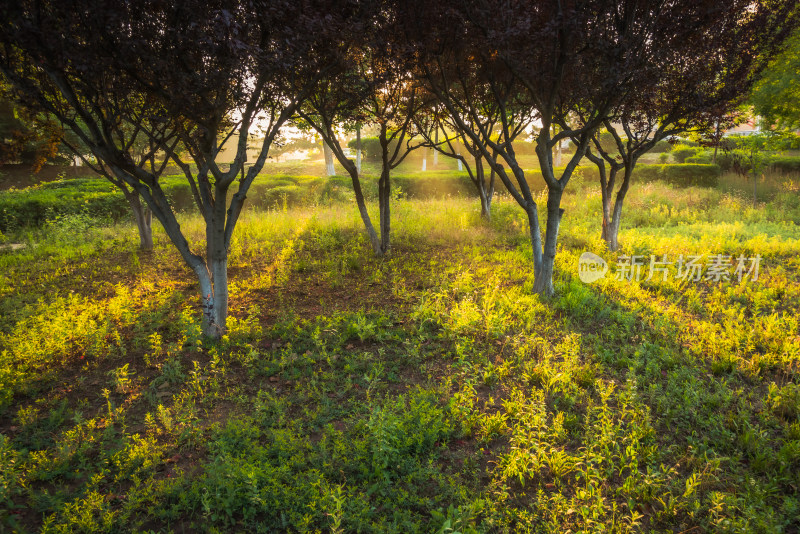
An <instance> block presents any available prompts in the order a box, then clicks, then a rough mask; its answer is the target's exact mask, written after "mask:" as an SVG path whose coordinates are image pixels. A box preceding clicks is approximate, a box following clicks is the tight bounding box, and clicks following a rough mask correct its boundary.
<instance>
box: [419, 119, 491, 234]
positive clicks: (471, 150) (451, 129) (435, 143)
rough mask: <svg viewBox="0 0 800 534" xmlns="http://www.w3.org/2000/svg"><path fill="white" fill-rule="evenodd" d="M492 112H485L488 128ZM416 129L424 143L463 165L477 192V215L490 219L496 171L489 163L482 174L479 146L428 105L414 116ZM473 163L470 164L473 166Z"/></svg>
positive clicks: (481, 158)
mask: <svg viewBox="0 0 800 534" xmlns="http://www.w3.org/2000/svg"><path fill="white" fill-rule="evenodd" d="M496 119H497V115H496V114H489V120H490V122H489V123H487V128H488V129H489V130H491V131H494V130H495V125H494V124H492V123H491V121H492V120H496ZM415 123H416V126H417V130H418V131H419V132H420V135H422V137H423V138H424V139H425V146H427V147H430V148H432V149H433V150H435V151H436V153H441V154H443V155H445V156H447V157H449V158H453V159H455V160H457V161H459V162H461V165H462V166H463V167H464V169H466V171H467V176H468V177H469V180H470V182H472V185H474V186H475V189H476V191H477V193H478V197H479V198H480V201H481V217H483V218H485V219H490V218H491V216H492V200H493V198H494V188H495V176H496V175H497V173H496V172H495V170H494V167H492V166H491V165H489V166H488V167H489V175H488V176H487V175H486V167H485V166H484V156H483V154H482V153H481V150H480V148H479V147H478V146H477V145H476V144H475V143H474V142H473V141H472V140H470V139H468V138H467V136H466V135H464V133H463V132H462V133H459V132H458V130H457V126H456V125H455V124H454V123H453V121H451V120H449V118H448V116H447V114H444V113H440V112H438V109H435V108H434V109H431V110H429V111H428V112H427V113H420V114H418V115H417V117H416V118H415ZM439 131H441V132H442V134H443V136H444V138H443V139H442V140H441V141H440V140H439ZM462 149H463V151H464V152H466V153H467V154H469V155H470V157H471V159H472V162H473V163H472V164H470V162H469V161H467V158H466V157H465V156H464V155H463V154H462V153H461V151H462ZM473 165H474V167H473Z"/></svg>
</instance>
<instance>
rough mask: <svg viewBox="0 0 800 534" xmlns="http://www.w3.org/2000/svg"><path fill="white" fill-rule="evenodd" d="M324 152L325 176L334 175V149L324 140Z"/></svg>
mask: <svg viewBox="0 0 800 534" xmlns="http://www.w3.org/2000/svg"><path fill="white" fill-rule="evenodd" d="M322 153H323V155H324V156H325V176H333V175H335V174H336V170H335V169H334V168H333V151H332V150H331V147H329V146H328V143H326V142H325V141H324V140H323V141H322Z"/></svg>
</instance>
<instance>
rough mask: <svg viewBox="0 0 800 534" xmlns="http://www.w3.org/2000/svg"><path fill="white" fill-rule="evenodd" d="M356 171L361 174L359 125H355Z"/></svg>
mask: <svg viewBox="0 0 800 534" xmlns="http://www.w3.org/2000/svg"><path fill="white" fill-rule="evenodd" d="M356 171H358V174H359V175H361V126H357V127H356Z"/></svg>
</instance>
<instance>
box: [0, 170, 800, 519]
mask: <svg viewBox="0 0 800 534" xmlns="http://www.w3.org/2000/svg"><path fill="white" fill-rule="evenodd" d="M790 189H791V188H790ZM630 197H631V198H630V200H629V202H628V204H627V206H626V218H625V219H623V229H622V231H621V234H620V242H621V243H622V246H623V250H622V253H624V254H628V255H633V254H636V255H644V256H647V257H649V256H650V255H651V254H656V255H659V256H660V255H662V254H669V255H671V256H675V255H677V254H686V255H688V254H705V255H706V257H708V255H711V254H726V255H732V256H738V255H740V254H741V255H745V256H747V257H752V256H755V255H756V254H758V255H760V256H761V257H762V263H761V271H760V276H759V278H758V280H757V281H749V280H745V281H744V282H742V283H739V282H737V281H735V280H734V281H728V282H724V281H723V282H713V281H701V282H697V283H694V282H685V281H684V282H677V281H675V280H674V279H672V278H671V277H670V278H669V279H668V280H666V281H663V280H661V279H660V278H656V279H653V280H650V281H641V282H638V283H637V282H631V281H623V280H615V279H614V276H613V267H614V265H613V264H614V260H615V259H616V254H613V255H612V254H609V253H608V252H605V251H604V249H603V246H602V242H601V241H600V239H599V218H598V215H597V214H598V213H599V208H600V199H599V192H598V191H595V190H594V188H593V185H592V184H589V183H584V184H577V185H576V186H575V187H573V188H572V191H571V192H570V193H569V194H568V195H567V196H566V197H565V200H564V207H565V208H566V210H567V211H566V214H565V216H564V223H563V228H562V233H561V238H560V242H561V248H560V250H559V255H558V257H557V260H556V262H557V273H556V291H557V295H556V296H555V297H554V298H552V299H542V298H540V297H538V296H536V295H534V294H532V291H531V289H532V287H533V270H532V261H531V258H530V245H529V242H528V240H527V237H526V234H525V229H526V227H527V224H526V221H525V220H524V218H523V214H522V212H521V210H519V209H518V208H517V207H516V205H514V204H513V202H512V201H510V200H508V199H501V200H497V201H496V202H495V205H494V207H493V210H494V215H493V220H492V222H491V223H487V222H485V221H482V220H481V219H480V217H479V206H478V205H477V201H475V200H469V199H446V200H399V201H396V202H395V203H394V205H393V215H394V224H393V230H394V231H395V234H394V248H393V250H392V254H391V255H390V256H389V257H387V258H385V259H376V258H374V257H372V255H371V254H370V252H369V247H368V244H367V241H366V238H365V236H364V233H363V232H362V227H361V223H360V220H359V219H358V215H357V212H356V210H355V208H354V206H352V205H350V204H345V203H334V204H332V205H330V206H327V207H318V208H316V209H313V210H312V209H310V208H294V209H292V208H286V207H284V208H283V209H281V208H280V207H279V208H278V209H273V210H268V211H249V212H247V213H246V214H245V216H244V217H243V220H242V221H241V222H240V226H239V227H238V228H237V232H236V234H235V235H234V243H233V246H232V252H231V264H230V280H231V306H232V307H231V314H232V319H231V320H230V324H229V326H230V332H229V334H228V335H227V336H226V337H225V338H224V339H223V340H222V341H220V342H219V343H209V342H208V341H206V340H203V339H201V338H200V335H199V323H198V320H199V317H198V315H199V311H198V310H199V308H198V305H197V304H198V302H197V300H198V299H197V298H196V295H195V287H194V285H195V284H194V282H193V277H192V276H191V273H190V272H189V270H188V269H187V268H186V267H185V266H183V265H182V263H181V262H180V259H179V257H178V254H177V253H176V252H175V251H174V249H173V248H172V247H171V246H170V245H169V244H168V242H167V240H166V237H165V236H164V235H163V232H160V231H156V236H155V237H156V250H155V251H154V252H152V253H150V254H142V253H138V252H137V251H136V250H135V244H136V237H135V230H134V229H133V228H132V227H131V226H130V225H127V224H116V225H109V224H105V223H103V222H102V220H99V219H93V218H91V217H87V216H77V215H76V216H65V217H63V218H60V219H59V220H57V221H55V222H53V223H50V224H48V226H47V227H46V228H43V229H40V230H26V231H25V232H24V234H20V235H19V236H13V238H14V240H15V241H17V240H23V241H24V242H25V244H27V245H28V247H27V248H25V249H21V250H17V251H15V252H13V253H12V252H9V251H5V252H2V253H0V386H1V387H0V392H2V393H1V394H0V395H1V396H0V527H4V528H6V529H11V530H14V529H18V530H19V531H21V532H38V531H43V532H120V531H122V532H128V531H146V532H170V531H177V532H182V531H207V532H230V531H242V532H253V531H277V532H280V531H293V532H294V531H296V532H315V531H319V532H328V531H331V532H350V531H360V532H403V533H405V532H442V533H447V532H524V531H532V532H566V531H572V532H637V531H653V532H687V531H688V532H797V531H798V529H800V493H799V492H798V488H799V487H800V385H799V384H800V325H799V324H798V321H799V319H798V315H797V309H798V307H799V306H800V275H798V266H800V265H799V263H800V229H798V226H797V225H796V219H795V218H796V217H797V212H798V205H797V202H796V200H794V199H795V197H796V191H794V192H792V191H791V190H788V191H787V192H786V193H785V194H776V195H775V196H774V197H773V198H772V199H771V200H770V202H768V203H767V204H761V205H759V206H758V207H757V208H756V209H753V208H752V207H750V200H749V199H748V198H747V196H746V195H744V194H743V195H742V196H737V195H735V194H725V193H723V192H722V191H721V190H716V189H704V188H686V189H674V188H672V187H671V186H669V185H666V184H663V183H649V184H646V185H643V186H641V187H636V188H634V189H633V190H632V193H631V195H630ZM284 206H285V205H284ZM182 226H183V228H184V229H186V231H187V232H188V234H190V235H191V236H192V239H194V240H195V241H196V242H199V241H200V239H201V237H202V225H201V223H200V221H199V220H198V219H197V218H193V217H189V216H184V217H183V219H182ZM584 251H592V252H595V253H597V254H599V255H601V256H603V257H604V258H606V259H608V260H610V261H611V263H612V272H611V273H609V274H608V275H607V276H606V277H605V278H604V279H603V280H601V281H599V282H597V283H595V284H592V285H585V284H583V283H582V282H580V281H579V280H578V277H577V272H578V271H577V269H578V257H579V255H580V254H581V253H582V252H584ZM0 530H1V528H0Z"/></svg>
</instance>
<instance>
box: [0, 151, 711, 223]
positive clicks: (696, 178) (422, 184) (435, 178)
mask: <svg viewBox="0 0 800 534" xmlns="http://www.w3.org/2000/svg"><path fill="white" fill-rule="evenodd" d="M719 174H720V169H719V167H718V166H716V165H696V164H684V165H638V166H637V167H636V170H635V171H634V178H635V179H637V180H642V181H650V180H663V181H666V182H669V183H672V184H675V185H678V186H687V185H700V186H706V187H714V186H716V185H717V181H718V177H719ZM525 176H526V178H527V180H528V184H529V186H530V187H531V189H532V190H534V191H539V190H542V189H544V187H545V184H544V180H543V179H542V174H541V172H540V171H538V170H527V171H525ZM596 180H597V169H596V168H595V167H593V166H586V167H579V168H578V169H577V170H576V173H575V177H574V178H573V182H575V183H579V182H588V183H591V184H593V183H595V181H596ZM162 187H163V189H164V191H165V193H166V195H167V198H168V199H169V201H170V203H171V204H172V205H173V207H174V208H175V209H176V210H177V211H182V210H191V209H192V205H193V200H192V195H191V190H190V189H189V186H188V184H186V183H185V182H184V181H182V180H181V179H180V178H179V177H168V178H166V179H165V180H164V182H163V184H162ZM362 189H363V192H364V196H365V197H366V199H367V200H374V199H376V198H377V193H378V186H377V179H376V178H375V177H370V176H367V177H364V178H363V179H362ZM392 189H393V191H394V193H395V194H396V195H397V196H401V197H404V198H415V199H426V198H444V197H447V196H452V197H476V196H477V192H476V190H475V187H474V186H473V184H472V183H471V182H470V181H469V179H468V177H467V174H466V173H454V172H452V171H430V172H427V173H412V174H398V175H395V176H393V177H392ZM495 189H496V191H497V192H498V193H506V192H507V191H506V188H505V186H504V185H503V183H502V181H501V180H500V178H499V177H497V178H496V179H495ZM247 196H248V205H249V206H250V207H261V208H275V207H278V208H281V207H291V206H299V205H310V204H327V203H330V202H336V201H349V200H352V197H353V189H352V183H351V181H350V178H349V177H344V176H333V177H330V178H320V177H316V176H293V175H292V176H290V175H281V176H261V177H259V178H258V179H257V180H256V182H255V183H254V184H253V186H252V188H251V189H250V191H249V193H248V195H247ZM73 214H87V215H90V216H92V217H98V218H106V219H111V220H121V219H123V218H127V217H129V216H130V209H129V207H128V204H127V202H126V201H125V198H124V197H123V196H122V193H120V192H119V191H118V190H116V189H115V188H114V186H112V185H111V184H110V183H108V182H106V181H105V180H103V179H91V178H81V179H71V180H62V181H58V182H50V183H46V184H42V185H39V186H36V187H31V188H28V189H24V190H21V191H6V192H0V232H7V231H8V230H11V229H15V228H20V227H29V226H41V225H43V224H45V223H46V222H47V221H49V220H54V219H56V218H59V217H63V216H66V215H73Z"/></svg>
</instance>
